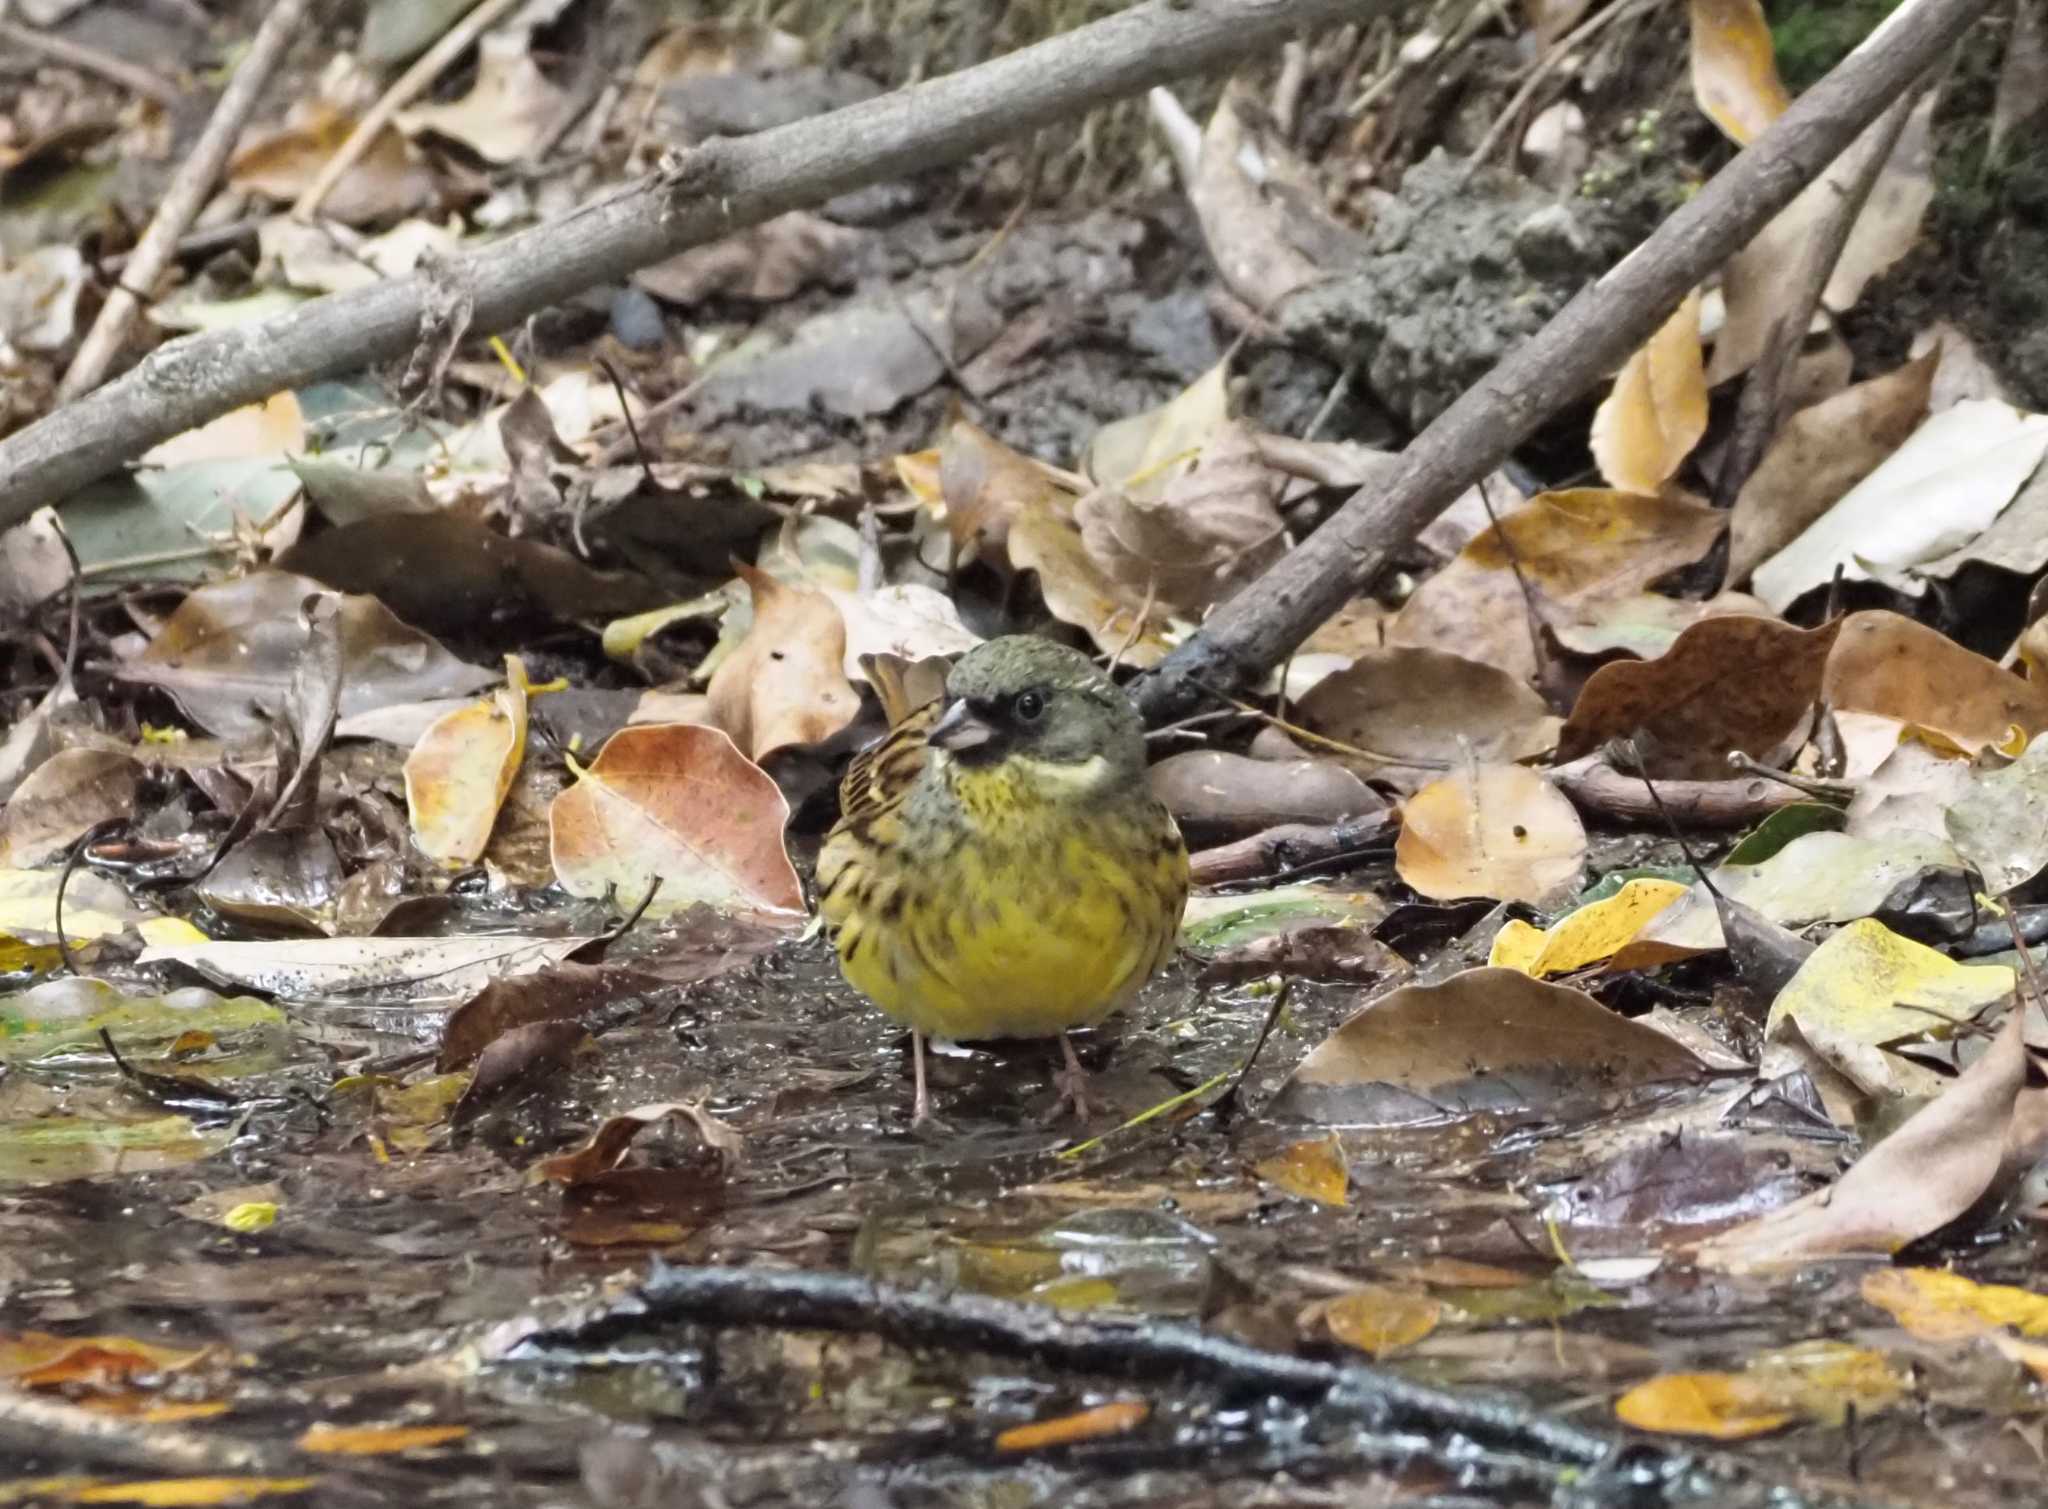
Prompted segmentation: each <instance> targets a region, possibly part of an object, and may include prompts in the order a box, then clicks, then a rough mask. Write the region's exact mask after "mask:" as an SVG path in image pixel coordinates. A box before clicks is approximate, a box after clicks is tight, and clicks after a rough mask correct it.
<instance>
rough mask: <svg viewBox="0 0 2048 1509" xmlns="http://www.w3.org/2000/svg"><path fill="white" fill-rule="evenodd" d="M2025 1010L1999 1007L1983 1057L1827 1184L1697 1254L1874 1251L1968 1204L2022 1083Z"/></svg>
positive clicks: (1999, 1148) (1997, 1148) (1989, 1173)
mask: <svg viewBox="0 0 2048 1509" xmlns="http://www.w3.org/2000/svg"><path fill="white" fill-rule="evenodd" d="M2024 1016H2025V1013H2024V1012H2020V1011H2013V1012H2009V1013H2007V1015H2006V1020H2005V1025H2004V1026H2002V1027H2001V1028H2000V1029H1999V1032H1998V1035H1997V1037H1996V1038H1995V1039H1994V1040H1993V1042H1992V1045H1991V1047H1990V1048H1989V1049H1988V1050H1987V1051H1986V1052H1985V1053H1984V1054H1983V1056H1982V1057H1980V1058H1979V1059H1978V1060H1977V1061H1976V1062H1975V1063H1973V1064H1971V1065H1970V1067H1969V1068H1967V1069H1965V1070H1964V1071H1963V1072H1962V1074H1961V1075H1959V1076H1958V1077H1957V1078H1956V1080H1955V1081H1954V1083H1952V1084H1951V1085H1950V1086H1949V1087H1948V1088H1947V1089H1946V1090H1944V1091H1943V1092H1942V1093H1941V1095H1940V1096H1939V1097H1937V1098H1936V1099H1935V1100H1933V1101H1932V1102H1930V1103H1929V1104H1927V1105H1925V1106H1923V1107H1922V1108H1921V1109H1920V1110H1918V1111H1916V1112H1914V1113H1913V1115H1912V1116H1911V1117H1910V1118H1908V1119H1907V1120H1906V1122H1905V1123H1904V1124H1903V1125H1902V1126H1900V1127H1899V1128H1898V1130H1897V1131H1895V1132H1893V1133H1892V1134H1891V1135H1890V1136H1889V1137H1887V1138H1885V1139H1884V1141H1882V1142H1880V1143H1878V1144H1877V1146H1876V1147H1874V1148H1872V1149H1871V1150H1870V1151H1869V1152H1867V1153H1865V1154H1864V1155H1863V1157H1862V1158H1861V1159H1859V1160H1858V1161H1857V1162H1856V1163H1855V1164H1854V1165H1852V1166H1851V1167H1850V1169H1849V1171H1848V1172H1847V1173H1846V1174H1844V1175H1843V1176H1842V1177H1841V1178H1840V1179H1839V1180H1837V1181H1836V1182H1835V1183H1834V1184H1832V1185H1830V1186H1829V1187H1828V1188H1826V1189H1823V1190H1819V1191H1816V1192H1815V1193H1814V1194H1812V1195H1808V1196H1806V1197H1805V1198H1804V1199H1801V1200H1797V1201H1794V1202H1793V1203H1792V1204H1790V1205H1787V1206H1785V1207H1783V1208H1782V1209H1780V1210H1776V1211H1773V1212H1772V1213H1771V1214H1769V1215H1767V1216H1764V1217H1762V1218H1761V1219H1759V1220H1756V1221H1751V1222H1749V1223H1747V1224H1745V1225H1742V1226H1738V1227H1736V1228H1735V1229H1734V1230H1733V1231H1729V1232H1724V1233H1723V1234H1722V1235H1720V1236H1718V1237H1715V1238H1713V1239H1712V1240H1710V1241H1708V1242H1705V1243H1702V1244H1701V1245H1700V1247H1699V1248H1698V1249H1697V1250H1696V1252H1695V1254H1694V1257H1695V1260H1696V1261H1697V1262H1698V1263H1699V1264H1700V1265H1701V1266H1702V1267H1707V1268H1718V1269H1727V1270H1732V1271H1736V1272H1747V1271H1753V1270H1758V1269H1774V1268H1784V1267H1790V1266H1805V1265H1807V1264H1810V1263H1812V1262H1813V1261H1814V1260H1815V1259H1817V1258H1824V1257H1835V1256H1840V1255H1842V1254H1847V1253H1870V1254H1873V1255H1881V1254H1885V1253H1891V1252H1896V1251H1898V1249H1899V1248H1901V1247H1903V1246H1905V1244H1906V1243H1908V1242H1910V1241H1912V1240H1914V1239H1915V1238H1917V1237H1922V1236H1925V1235H1927V1234H1928V1233H1929V1232H1931V1231H1935V1230H1937V1229H1939V1228H1940V1227H1942V1226H1944V1225H1946V1224H1947V1223H1948V1222H1950V1221H1952V1220H1954V1219H1955V1218H1956V1217H1957V1216H1959V1215H1961V1214H1962V1213H1963V1212H1964V1211H1966V1210H1968V1209H1969V1208H1970V1207H1971V1206H1972V1205H1974V1204H1976V1203H1977V1201H1978V1200H1979V1199H1980V1198H1981V1197H1982V1196H1983V1195H1984V1193H1985V1192H1986V1191H1987V1190H1988V1189H1989V1188H1990V1187H1991V1183H1992V1180H1993V1179H1994V1178H1995V1177H1996V1176H1997V1174H1998V1172H1999V1168H2000V1165H2001V1162H2002V1160H2003V1154H2004V1149H2005V1139H2006V1130H2007V1127H2008V1126H2009V1124H2010V1123H2011V1121H2012V1113H2013V1103H2014V1100H2015V1098H2016V1097H2017V1096H2018V1094H2019V1091H2020V1087H2021V1085H2022V1084H2024V1083H2025V1080H2026V1048H2025V1046H2024V1045H2023V1043H2022V1041H2021V1036H2020V1032H2021V1025H2022V1020H2023V1018H2024Z"/></svg>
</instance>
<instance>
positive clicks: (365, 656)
mask: <svg viewBox="0 0 2048 1509" xmlns="http://www.w3.org/2000/svg"><path fill="white" fill-rule="evenodd" d="M321 590H322V589H321V586H320V583H318V582H316V581H314V580H312V579H311V578H310V577H304V576H294V575H291V574H290V573H288V572H283V571H257V572H252V573H251V574H250V575H248V576H244V577H237V578H234V579H232V580H230V581H225V582H220V583H218V584H216V585H213V586H208V587H201V588H199V589H198V590H197V591H195V592H193V593H192V594H191V595H190V596H188V597H187V598H186V599H185V601H184V602H183V603H181V604H179V606H178V610H177V611H176V612H175V613H173V614H172V615H171V616H170V618H169V620H168V621H167V622H166V623H165V624H164V626H163V628H162V629H161V630H159V631H158V633H157V636H156V638H155V639H153V640H151V641H150V645H149V648H148V649H147V650H145V651H144V652H143V653H142V654H141V655H139V656H137V657H136V658H135V659H133V660H130V661H127V662H125V663H123V664H121V665H118V666H116V667H114V668H113V674H114V675H115V676H117V677H119V678H120V679H122V680H125V681H136V682H142V683H144V684H146V685H152V686H158V687H161V688H162V689H163V690H165V691H167V692H169V693H170V694H171V695H172V696H173V697H175V698H177V700H178V703H179V705H180V706H181V707H183V708H184V709H185V711H186V712H187V713H189V714H190V715H191V716H192V718H193V719H194V720H195V721H197V722H199V723H201V724H203V725H204V726H205V727H206V728H208V729H209V730H211V731H212V732H214V733H216V734H218V735H220V736H221V737H222V738H225V739H249V740H254V739H259V738H263V737H265V736H266V735H267V734H268V731H269V729H270V727H271V726H272V724H273V723H274V722H275V720H276V719H277V718H279V717H281V716H282V715H283V709H284V704H285V698H286V696H287V694H288V693H289V691H290V689H291V684H292V676H293V673H294V672H295V671H296V670H297V668H298V663H299V658H300V656H301V654H302V653H303V651H304V649H305V643H306V631H305V629H304V628H303V627H302V626H301V623H300V607H301V605H302V604H303V603H304V602H305V600H306V599H307V598H308V597H311V596H313V595H314V594H316V593H319V592H320V591H321ZM339 622H340V630H341V647H342V692H341V714H342V716H344V717H348V716H352V715H355V714H360V713H366V712H369V711H372V710H373V709H376V708H380V707H388V706H390V705H391V704H393V703H398V702H414V701H419V700H421V699H423V698H427V697H439V696H451V695H459V694H461V693H463V692H469V691H474V690H476V689H477V688H479V687H481V686H485V685H487V684H488V683H489V682H490V681H491V680H492V676H491V673H490V672H489V671H486V670H484V669H483V668H482V667H480V666H473V665H465V664H464V663H463V662H461V661H460V660H457V659H456V658H455V657H454V656H452V655H450V654H449V653H448V652H447V651H446V650H444V649H442V648H441V646H440V645H438V644H436V643H434V641H432V640H431V639H428V638H427V637H426V636H424V635H422V634H420V633H418V632H416V631H415V630H412V629H409V628H407V627H406V626H405V625H404V624H403V623H401V622H399V620H398V619H396V618H394V617H393V616H392V615H391V612H390V611H389V610H388V609H387V608H385V607H384V606H383V604H381V603H379V602H378V601H377V600H376V599H374V598H368V597H343V598H342V599H341V600H340V614H339Z"/></svg>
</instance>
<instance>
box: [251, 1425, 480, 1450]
mask: <svg viewBox="0 0 2048 1509" xmlns="http://www.w3.org/2000/svg"><path fill="white" fill-rule="evenodd" d="M468 1434H469V1427H468V1426H467V1425H309V1426H307V1427H306V1428H305V1430H303V1431H301V1432H300V1433H299V1438H298V1440H296V1441H294V1442H293V1443H292V1444H293V1446H295V1447H296V1448H297V1449H298V1450H300V1451H310V1452H312V1453H314V1454H315V1455H316V1456H337V1457H383V1456H390V1455H392V1454H394V1453H396V1452H401V1451H416V1450H418V1449H420V1448H421V1447H426V1446H444V1445H446V1444H447V1443H448V1442H450V1441H460V1440H461V1439H462V1438H463V1437H464V1436H467V1435H468Z"/></svg>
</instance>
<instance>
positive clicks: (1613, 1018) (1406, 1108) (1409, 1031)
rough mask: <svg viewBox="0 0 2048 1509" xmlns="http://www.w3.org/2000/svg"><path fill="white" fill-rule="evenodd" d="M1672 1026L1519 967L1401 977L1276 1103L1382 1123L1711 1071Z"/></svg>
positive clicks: (1541, 1104) (1541, 1102) (1562, 1101)
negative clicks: (1628, 1013)
mask: <svg viewBox="0 0 2048 1509" xmlns="http://www.w3.org/2000/svg"><path fill="white" fill-rule="evenodd" d="M1704 1067H1705V1066H1704V1065H1703V1064H1701V1062H1700V1060H1699V1059H1698V1058H1696V1057H1695V1056H1694V1055H1693V1054H1692V1053H1690V1052H1689V1051H1687V1050H1686V1049H1685V1048H1683V1047H1681V1046H1680V1045H1679V1044H1677V1043H1676V1042H1673V1041H1672V1040H1671V1039H1670V1038H1668V1037H1666V1036H1665V1035H1664V1034H1663V1033H1661V1032H1658V1031H1657V1030H1656V1029H1654V1028H1651V1027H1645V1026H1642V1025H1641V1024H1640V1023H1637V1022H1632V1021H1630V1020H1628V1019H1627V1018H1626V1017H1623V1016H1621V1015H1619V1014H1618V1013H1616V1012H1612V1011H1609V1010H1608V1009H1607V1008H1606V1007H1605V1006H1602V1005H1601V1004H1600V1003H1599V1002H1598V1001H1596V1000H1594V999H1593V998H1592V997H1591V996H1589V995H1587V994H1586V993H1585V992H1583V991H1579V990H1573V989H1571V988H1569V987H1568V986H1563V985H1551V984H1546V983H1544V982H1543V981H1540V980H1534V979H1531V978H1530V977H1529V976H1528V975H1525V974H1522V973H1520V972H1518V971H1516V970H1512V969H1468V970H1464V971H1462V972H1460V973H1458V974H1456V975H1453V976H1452V977H1451V978H1450V979H1448V980H1445V981H1443V982H1442V983H1441V984H1437V985H1404V986H1402V987H1401V988H1400V989H1398V990H1393V991H1389V992H1388V993H1387V994H1386V995H1384V996H1382V997H1380V999H1379V1000H1377V1001H1375V1002H1373V1003H1372V1004H1371V1005H1370V1006H1367V1007H1366V1008H1365V1009H1364V1010H1363V1011H1360V1012H1357V1013H1356V1014H1354V1015H1353V1016H1351V1017H1349V1018H1347V1019H1346V1020H1345V1021H1344V1023H1343V1024H1342V1025H1341V1026H1339V1027H1338V1028H1337V1030H1336V1031H1335V1032H1334V1033H1332V1034H1331V1035H1330V1037H1329V1038H1328V1039H1326V1040H1325V1041H1324V1042H1323V1043H1322V1044H1321V1045H1320V1046H1318V1047H1317V1048H1315V1049H1314V1050H1313V1051H1312V1052H1311V1053H1310V1054H1309V1055H1308V1057H1306V1058H1305V1059H1303V1060H1302V1061H1301V1064H1300V1066H1299V1067H1298V1068H1296V1069H1295V1071H1294V1073H1293V1074H1292V1075H1290V1076H1289V1077H1288V1080H1287V1083H1286V1085H1285V1086H1284V1087H1283V1088H1282V1090H1281V1092H1280V1095H1279V1097H1277V1098H1276V1100H1275V1102H1274V1109H1275V1111H1276V1113H1285V1114H1289V1115H1299V1116H1303V1117H1305V1118H1306V1119H1308V1120H1311V1121H1318V1122H1323V1123H1326V1124H1327V1123H1340V1124H1341V1123H1350V1122H1357V1123H1360V1124H1379V1125H1385V1124H1389V1123H1399V1122H1405V1121H1416V1120H1427V1119H1430V1118H1433V1117H1438V1116H1442V1115H1444V1114H1446V1113H1456V1114H1468V1113H1470V1112H1472V1111H1476V1110H1484V1109H1509V1108H1516V1107H1538V1108H1541V1109H1543V1110H1545V1111H1546V1112H1552V1113H1555V1114H1562V1109H1563V1108H1564V1107H1565V1106H1566V1105H1567V1104H1568V1103H1572V1102H1575V1101H1576V1102H1580V1103H1583V1102H1584V1101H1585V1100H1586V1099H1587V1098H1588V1097H1590V1098H1592V1099H1593V1100H1595V1101H1598V1100H1599V1099H1600V1098H1601V1097H1604V1096H1608V1095H1612V1094H1618V1093H1622V1092H1625V1091H1627V1090H1628V1089H1630V1088H1632V1087H1636V1086H1640V1085H1646V1084H1655V1083H1659V1082H1663V1081H1672V1080H1690V1079H1694V1078H1696V1077H1698V1076H1699V1075H1700V1074H1701V1073H1702V1072H1703V1071H1704Z"/></svg>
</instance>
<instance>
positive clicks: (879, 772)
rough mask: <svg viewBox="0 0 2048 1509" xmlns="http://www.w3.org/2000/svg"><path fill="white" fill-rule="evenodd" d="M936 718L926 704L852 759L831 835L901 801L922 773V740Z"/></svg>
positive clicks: (936, 713)
mask: <svg viewBox="0 0 2048 1509" xmlns="http://www.w3.org/2000/svg"><path fill="white" fill-rule="evenodd" d="M938 717H939V704H938V703H937V702H927V703H925V704H924V706H922V707H919V708H916V709H913V710H912V711H911V713H910V714H909V716H907V717H905V718H904V719H903V720H902V721H901V722H900V723H898V724H897V725H896V726H895V727H894V728H892V729H890V730H889V732H888V733H886V734H885V735H883V736H882V737H881V738H880V739H879V740H877V741H876V742H875V743H873V744H870V745H869V746H868V747H867V748H866V749H863V750H862V751H861V752H860V753H859V754H857V755H855V756H854V757H853V763H852V764H851V765H849V766H848V767H847V768H846V777H845V779H844V780H842V781H841V782H840V783H839V823H838V827H837V828H835V829H834V831H835V832H837V831H838V829H841V828H858V827H862V826H865V825H866V824H867V823H869V822H871V821H872V820H873V819H875V818H876V817H879V816H880V815H881V814H883V813H885V812H888V811H889V810H891V809H892V808H894V807H895V806H896V804H897V803H898V802H900V801H902V800H903V796H904V793H905V792H907V791H909V790H910V787H911V785H912V783H914V782H915V781H916V780H917V777H918V775H919V773H920V772H922V771H923V769H924V762H925V759H926V757H927V755H928V753H929V751H928V750H927V748H926V746H925V742H924V738H925V735H926V734H927V733H928V732H930V730H931V726H932V724H934V723H935V722H937V721H938Z"/></svg>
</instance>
